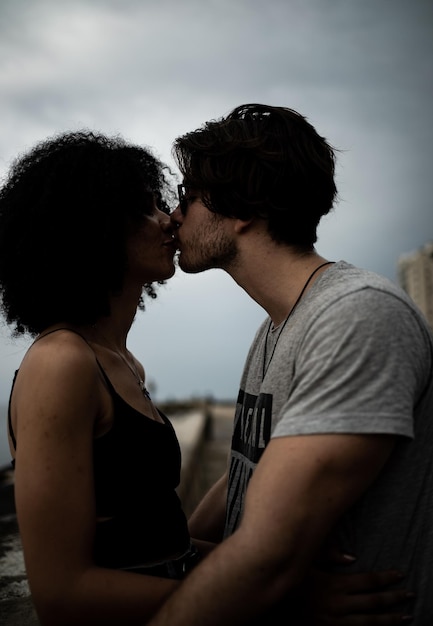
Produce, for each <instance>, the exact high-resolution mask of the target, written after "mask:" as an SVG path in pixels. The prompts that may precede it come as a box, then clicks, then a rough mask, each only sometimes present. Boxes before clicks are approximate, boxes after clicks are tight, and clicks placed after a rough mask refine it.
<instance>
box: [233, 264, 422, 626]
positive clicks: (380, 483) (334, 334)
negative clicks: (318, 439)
mask: <svg viewBox="0 0 433 626" xmlns="http://www.w3.org/2000/svg"><path fill="white" fill-rule="evenodd" d="M280 331H281V332H280ZM265 346H266V347H265ZM432 372H433V336H432V333H431V330H430V329H429V327H428V325H427V322H426V320H425V319H424V317H423V316H422V314H421V313H420V311H419V310H418V309H417V307H416V306H415V305H414V303H413V301H412V300H411V299H410V298H409V297H408V296H407V295H406V294H405V293H404V292H403V291H402V290H401V289H400V288H399V287H398V286H397V285H395V284H394V283H392V282H391V281H389V280H387V279H385V278H384V277H382V276H379V275H377V274H374V273H372V272H368V271H366V270H361V269H358V268H355V267H354V266H352V265H350V264H348V263H346V262H344V261H340V262H338V263H335V264H334V265H332V266H330V267H329V268H328V269H327V270H326V271H325V272H324V273H323V274H321V275H320V276H319V277H318V278H317V280H316V281H315V283H314V284H313V286H312V287H311V289H310V290H309V291H308V292H307V293H306V294H305V296H304V297H303V299H302V300H301V301H300V303H299V305H298V306H297V307H296V309H295V310H294V311H293V314H292V315H291V316H290V318H289V319H288V321H287V323H286V324H285V325H284V327H282V326H280V327H277V328H276V329H273V328H272V325H271V321H270V319H269V318H268V319H267V320H265V321H264V322H263V324H262V325H261V327H260V328H259V330H258V332H257V334H256V337H255V339H254V341H253V344H252V346H251V348H250V351H249V354H248V357H247V360H246V364H245V369H244V373H243V376H242V379H241V385H240V391H239V396H238V403H237V408H236V417H235V425H234V436H233V443H232V456H231V465H230V476H229V495H228V503H227V520H226V530H225V535H226V536H228V535H230V534H231V533H232V532H233V531H234V530H235V529H236V527H237V526H238V524H239V521H240V517H241V514H242V507H243V500H244V494H245V491H246V488H247V484H248V481H249V479H250V477H251V475H252V473H253V472H254V469H255V467H256V464H257V463H258V461H259V459H260V456H261V454H262V453H263V450H264V448H265V446H266V445H267V443H268V442H269V440H270V438H273V437H285V436H291V435H300V434H324V433H356V434H360V433H364V434H368V433H370V434H371V433H381V434H390V435H398V438H397V443H396V446H395V447H394V450H393V452H392V454H391V457H390V459H389V460H388V462H387V463H386V465H385V467H384V468H383V470H382V471H381V473H380V475H379V476H378V478H377V479H376V481H375V482H374V484H373V485H372V486H371V487H369V488H368V490H367V491H366V493H365V494H364V495H363V496H362V497H361V499H360V500H359V501H358V502H357V503H356V505H355V506H353V507H352V508H351V509H350V510H349V511H348V512H347V513H346V515H345V516H344V518H343V519H342V520H341V521H340V522H339V524H338V526H337V528H336V537H337V539H338V542H339V545H340V547H341V548H342V549H343V550H346V551H348V552H349V553H351V554H355V555H357V557H358V558H357V561H356V563H355V564H354V565H353V566H350V567H347V566H345V567H344V570H343V571H347V572H349V571H370V570H380V569H389V568H398V569H401V570H402V571H403V572H405V573H406V574H407V576H406V578H405V581H404V584H405V585H406V586H407V588H411V589H413V590H414V591H416V594H417V602H416V608H415V615H416V617H417V619H416V620H415V622H414V623H415V624H416V625H417V626H420V625H424V624H425V625H427V624H428V625H429V626H431V624H432V623H433V593H432V592H433V374H432Z"/></svg>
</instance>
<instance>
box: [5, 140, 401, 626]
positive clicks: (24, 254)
mask: <svg viewBox="0 0 433 626" xmlns="http://www.w3.org/2000/svg"><path fill="white" fill-rule="evenodd" d="M169 174H170V173H169V171H168V169H167V168H166V167H165V166H164V165H163V164H162V163H160V162H159V161H158V160H157V159H156V158H155V157H154V156H153V155H152V153H151V152H150V151H149V150H148V149H146V148H143V147H138V146H135V145H130V144H127V143H126V142H124V141H123V140H122V139H121V138H118V137H116V138H109V137H106V136H104V135H101V134H95V133H92V132H88V131H84V132H75V133H65V134H61V135H58V136H56V137H54V138H52V139H49V140H47V141H44V142H42V143H40V144H38V145H37V146H36V147H35V148H34V149H33V150H31V151H30V152H29V153H28V154H26V155H24V156H23V157H21V158H20V159H19V160H17V161H16V162H15V163H14V165H13V167H12V168H11V171H10V173H9V177H8V179H7V180H6V183H5V185H4V187H3V188H2V190H1V191H0V293H1V295H2V309H3V313H4V315H5V318H6V320H7V322H8V323H9V324H10V325H11V326H12V327H13V329H14V331H15V333H16V334H23V333H27V334H29V335H30V336H32V337H33V338H34V342H33V343H32V345H31V346H30V348H29V350H28V351H27V353H26V355H25V356H24V358H23V361H22V363H21V365H20V368H19V370H18V372H17V373H16V375H15V378H14V381H13V387H12V392H11V397H10V405H9V440H10V447H11V454H12V456H13V458H14V465H15V499H16V508H17V518H18V523H19V529H20V534H21V539H22V545H23V550H24V556H25V563H26V569H27V575H28V581H29V585H30V589H31V593H32V597H33V601H34V604H35V607H36V611H37V614H38V617H39V620H40V622H41V624H43V625H44V626H51V625H56V626H58V625H59V624H62V625H63V626H68V625H69V624H71V625H72V624H74V625H76V624H80V626H85V625H86V624H104V625H105V626H109V625H110V624H122V625H127V624H134V625H135V624H143V623H145V622H146V620H147V619H148V618H149V616H150V615H151V614H152V613H153V612H154V611H155V610H156V609H157V607H158V606H159V605H160V604H161V603H162V602H163V601H164V599H165V598H166V597H167V596H168V595H169V594H170V593H171V591H172V590H174V588H175V587H176V585H178V584H179V580H180V579H181V578H182V577H183V576H184V575H185V574H186V573H187V572H188V571H189V569H190V568H191V567H193V565H194V563H195V562H196V561H197V559H198V553H197V547H196V545H195V544H197V543H199V542H195V544H193V543H192V542H191V540H190V536H189V533H188V527H187V521H186V519H185V515H184V513H183V510H182V507H181V503H180V501H179V499H178V497H177V495H176V487H177V486H178V484H179V477H180V464H181V459H180V449H179V445H178V441H177V439H176V436H175V433H174V430H173V428H172V426H171V424H170V422H169V421H168V419H167V418H166V417H165V416H164V415H163V414H162V413H161V412H160V411H159V410H158V409H157V408H156V407H155V405H154V404H153V403H152V400H151V398H150V396H149V393H148V392H147V390H146V377H145V373H144V370H143V367H142V365H141V364H140V363H139V362H138V361H137V359H136V358H135V357H134V356H133V354H132V353H131V352H130V351H129V350H128V348H127V337H128V332H129V329H130V327H131V325H132V323H133V321H134V318H135V315H136V312H137V308H139V309H143V308H144V304H143V299H142V295H143V293H144V294H145V296H148V297H151V298H154V297H156V292H155V289H154V285H155V283H162V282H164V281H165V280H167V279H169V278H170V277H171V276H172V275H173V274H174V272H175V265H174V256H175V252H176V247H175V245H174V242H173V237H172V226H171V223H170V218H169V215H168V212H169V211H168V205H169V203H170V202H171V199H172V198H171V188H170V185H169ZM205 545H206V544H205V543H203V544H201V543H200V547H202V548H203V547H204V546H205ZM208 547H209V546H208ZM137 574H139V575H137ZM352 580H353V578H352ZM363 584H365V582H364V581H363ZM351 585H352V583H351ZM341 586H342V585H341V582H340V581H339V582H338V586H337V589H336V591H333V592H330V601H329V599H328V597H325V598H324V599H322V600H321V602H326V603H329V602H330V603H331V604H330V605H331V606H332V602H334V600H335V601H336V603H337V609H338V607H339V599H340V598H341V596H342V593H343V595H344V602H345V603H347V602H349V604H348V605H347V604H345V607H344V608H345V610H344V611H343V612H347V613H348V614H349V613H351V612H352V611H351V605H350V595H349V596H347V594H346V592H345V590H344V585H343V592H342V591H341ZM359 590H360V589H359V588H358V589H355V591H359ZM348 593H349V594H350V593H351V589H349V591H348ZM333 594H334V595H333ZM367 597H369V598H370V596H369V595H368V596H367ZM347 598H349V600H348V599H347ZM334 604H335V602H334ZM337 613H340V610H339V609H338V610H337ZM348 619H351V618H350V615H349V618H348ZM373 619H374V616H373V618H372V620H373ZM336 620H337V621H336V622H335V623H338V624H341V626H344V624H345V622H344V621H343V618H342V617H341V615H337V617H336ZM328 623H330V622H329V621H328ZM349 623H351V622H350V621H348V622H347V624H349ZM364 623H365V624H367V621H365V622H364ZM370 623H371V624H374V623H376V622H374V621H371V622H370ZM377 623H382V622H377ZM390 623H391V622H390Z"/></svg>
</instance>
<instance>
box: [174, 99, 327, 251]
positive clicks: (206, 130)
mask: <svg viewBox="0 0 433 626" xmlns="http://www.w3.org/2000/svg"><path fill="white" fill-rule="evenodd" d="M334 150H335V149H334V148H333V147H331V146H330V145H329V144H328V143H327V142H326V140H325V139H324V138H323V137H321V136H320V135H318V134H317V132H316V130H315V129H314V127H313V126H312V125H311V124H310V123H309V122H308V121H307V120H306V118H305V117H304V116H302V115H300V114H299V113H297V112H296V111H294V110H293V109H288V108H284V107H275V106H267V105H263V104H244V105H241V106H239V107H236V108H235V109H234V110H233V111H232V112H231V113H229V115H227V116H226V117H222V118H220V119H218V120H211V121H209V122H207V123H206V124H204V126H202V127H201V128H199V129H197V130H195V131H192V132H189V133H186V134H185V135H183V136H181V137H178V138H177V139H176V140H175V142H174V144H173V157H174V159H175V161H176V163H177V165H178V167H179V169H180V171H181V173H182V175H183V178H184V184H185V186H186V187H190V188H192V189H195V190H197V191H201V192H202V194H203V202H204V204H205V205H206V206H207V208H208V209H209V210H210V211H212V212H214V213H219V214H221V215H224V216H228V217H235V218H240V219H250V218H251V217H261V218H264V219H266V220H267V221H268V230H269V233H270V235H271V237H272V238H273V239H274V240H275V241H278V242H281V243H285V244H287V245H292V246H295V247H299V248H302V249H305V248H307V249H309V248H312V247H313V246H314V243H315V242H316V240H317V226H318V223H319V221H320V219H321V217H322V216H323V215H325V214H327V213H328V212H329V211H330V210H331V208H332V206H333V203H334V200H335V198H336V196H337V188H336V185H335V181H334V174H335V152H334Z"/></svg>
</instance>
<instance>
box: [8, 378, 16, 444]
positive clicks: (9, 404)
mask: <svg viewBox="0 0 433 626" xmlns="http://www.w3.org/2000/svg"><path fill="white" fill-rule="evenodd" d="M17 374H18V370H15V374H14V378H13V381H12V387H11V392H10V394H9V403H8V428H9V435H10V438H11V440H12V445H13V447H14V450H16V449H17V440H16V439H15V435H14V431H13V428H12V413H11V404H12V391H13V389H14V385H15V380H16V378H17Z"/></svg>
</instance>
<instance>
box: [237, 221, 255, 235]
mask: <svg viewBox="0 0 433 626" xmlns="http://www.w3.org/2000/svg"><path fill="white" fill-rule="evenodd" d="M253 222H254V217H251V218H250V219H248V220H241V219H238V218H237V219H235V223H234V229H235V233H237V234H238V235H239V234H241V233H244V232H245V231H246V230H248V229H249V227H250V226H251V224H252V223H253Z"/></svg>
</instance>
